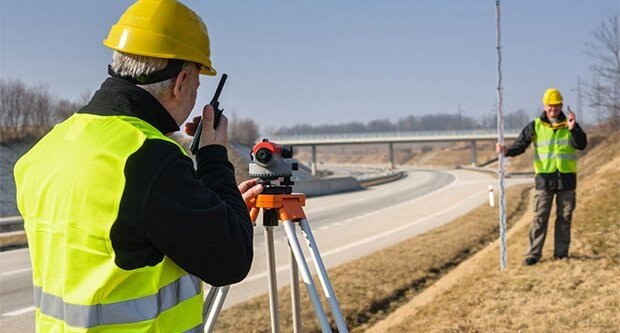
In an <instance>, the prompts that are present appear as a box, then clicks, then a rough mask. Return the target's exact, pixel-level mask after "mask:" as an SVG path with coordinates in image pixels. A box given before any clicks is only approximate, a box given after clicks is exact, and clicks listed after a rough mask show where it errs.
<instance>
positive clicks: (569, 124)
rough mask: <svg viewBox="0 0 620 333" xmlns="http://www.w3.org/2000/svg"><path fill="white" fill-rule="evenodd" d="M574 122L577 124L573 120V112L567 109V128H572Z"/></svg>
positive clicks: (575, 122)
mask: <svg viewBox="0 0 620 333" xmlns="http://www.w3.org/2000/svg"><path fill="white" fill-rule="evenodd" d="M575 124H577V121H576V120H575V113H573V111H568V129H569V130H572V129H573V128H575Z"/></svg>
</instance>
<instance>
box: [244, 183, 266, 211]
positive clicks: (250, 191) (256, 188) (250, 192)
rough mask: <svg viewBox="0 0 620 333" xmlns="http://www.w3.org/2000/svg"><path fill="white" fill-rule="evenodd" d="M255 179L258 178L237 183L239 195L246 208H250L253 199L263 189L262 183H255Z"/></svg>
mask: <svg viewBox="0 0 620 333" xmlns="http://www.w3.org/2000/svg"><path fill="white" fill-rule="evenodd" d="M257 181H258V179H250V180H246V181H244V182H243V183H241V184H239V192H241V196H242V197H243V201H244V202H245V205H246V206H247V207H248V210H250V208H252V206H253V204H252V203H253V201H254V200H256V197H257V196H258V195H259V194H260V193H261V192H262V191H263V185H261V184H257V183H256V182H257Z"/></svg>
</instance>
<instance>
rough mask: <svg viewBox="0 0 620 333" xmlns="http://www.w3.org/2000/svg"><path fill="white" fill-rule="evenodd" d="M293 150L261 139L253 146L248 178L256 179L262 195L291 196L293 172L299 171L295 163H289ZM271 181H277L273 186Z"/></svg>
mask: <svg viewBox="0 0 620 333" xmlns="http://www.w3.org/2000/svg"><path fill="white" fill-rule="evenodd" d="M292 157H293V148H292V147H284V146H282V145H279V144H277V143H273V142H270V141H269V140H268V139H263V140H262V141H261V142H259V143H257V144H255V145H254V147H253V148H252V153H251V155H250V158H251V160H252V162H250V164H249V166H248V173H249V175H250V177H256V178H258V179H259V180H258V183H259V184H262V185H263V188H264V189H263V192H262V193H263V194H291V193H292V191H293V185H294V184H295V183H294V182H293V181H291V177H292V176H293V171H295V170H298V169H299V165H298V164H297V162H291V161H290V160H287V159H290V158H292ZM273 181H279V182H278V184H273V183H272V182H273Z"/></svg>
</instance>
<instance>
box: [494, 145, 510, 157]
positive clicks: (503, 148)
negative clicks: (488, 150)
mask: <svg viewBox="0 0 620 333" xmlns="http://www.w3.org/2000/svg"><path fill="white" fill-rule="evenodd" d="M500 152H501V153H503V154H504V155H506V153H507V152H508V148H506V146H504V145H503V144H500V143H496V144H495V153H496V154H499V153H500Z"/></svg>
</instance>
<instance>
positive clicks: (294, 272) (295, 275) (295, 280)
mask: <svg viewBox="0 0 620 333" xmlns="http://www.w3.org/2000/svg"><path fill="white" fill-rule="evenodd" d="M290 246H291V245H290V244H289V248H290ZM289 261H290V263H291V304H293V332H294V333H301V302H300V298H299V270H298V269H297V263H296V262H295V254H294V253H293V250H290V251H289Z"/></svg>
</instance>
